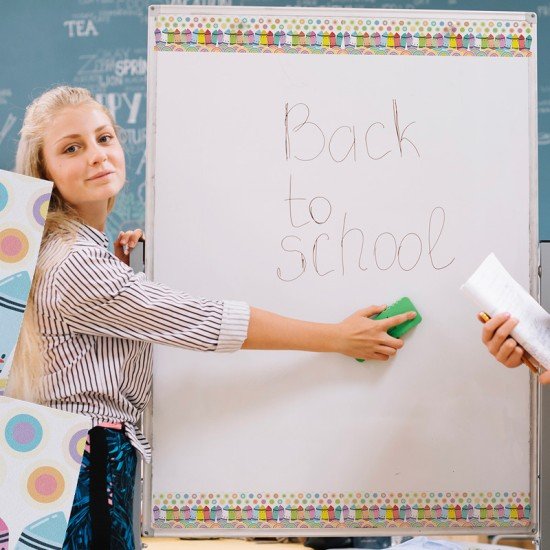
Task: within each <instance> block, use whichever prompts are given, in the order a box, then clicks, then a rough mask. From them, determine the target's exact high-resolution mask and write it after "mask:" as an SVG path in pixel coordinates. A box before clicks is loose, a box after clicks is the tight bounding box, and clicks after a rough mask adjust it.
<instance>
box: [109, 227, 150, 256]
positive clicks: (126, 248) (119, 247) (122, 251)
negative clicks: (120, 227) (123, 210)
mask: <svg viewBox="0 0 550 550" xmlns="http://www.w3.org/2000/svg"><path fill="white" fill-rule="evenodd" d="M142 237H143V231H142V230H141V229H134V230H133V231H121V232H120V233H119V235H118V237H117V239H116V241H115V243H114V249H115V256H116V257H117V258H118V259H119V260H120V261H121V262H124V263H125V264H126V265H130V253H131V252H132V250H133V249H134V248H135V246H136V244H137V243H138V241H139V239H141V238H142Z"/></svg>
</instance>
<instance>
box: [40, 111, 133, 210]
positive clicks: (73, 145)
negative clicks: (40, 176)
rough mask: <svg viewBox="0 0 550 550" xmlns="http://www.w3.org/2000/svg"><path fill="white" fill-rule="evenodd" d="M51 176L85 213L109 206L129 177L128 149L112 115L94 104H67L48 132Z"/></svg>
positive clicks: (46, 148) (47, 156)
mask: <svg viewBox="0 0 550 550" xmlns="http://www.w3.org/2000/svg"><path fill="white" fill-rule="evenodd" d="M43 157H44V161H45V163H46V169H47V172H48V175H49V177H50V178H51V179H52V180H53V182H54V183H55V186H56V187H57V189H58V190H59V192H60V193H61V195H62V196H63V198H64V199H65V200H66V201H67V202H68V203H69V204H71V205H72V206H73V207H75V208H76V210H77V211H78V212H79V213H81V214H86V213H87V212H91V213H93V212H98V211H101V210H102V209H103V208H106V205H107V200H108V199H109V198H111V197H114V196H115V195H116V194H117V193H118V192H119V191H120V190H121V189H122V187H123V185H124V181H125V180H126V167H125V162H124V151H123V150H122V146H121V145H120V142H119V141H118V139H117V137H116V134H115V129H114V128H113V125H112V123H111V120H110V119H109V117H108V116H107V115H106V114H105V113H104V112H103V111H102V110H101V109H99V108H98V107H97V106H96V105H94V104H82V105H78V106H74V107H73V106H71V107H65V108H63V109H62V110H61V111H59V112H58V113H57V114H56V116H55V117H54V119H53V121H52V123H51V124H50V126H49V127H48V129H47V130H46V133H45V135H44V146H43Z"/></svg>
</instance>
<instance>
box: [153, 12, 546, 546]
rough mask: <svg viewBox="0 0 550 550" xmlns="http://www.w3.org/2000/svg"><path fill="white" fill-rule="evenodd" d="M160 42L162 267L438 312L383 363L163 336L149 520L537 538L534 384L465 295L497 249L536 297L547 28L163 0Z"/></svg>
mask: <svg viewBox="0 0 550 550" xmlns="http://www.w3.org/2000/svg"><path fill="white" fill-rule="evenodd" d="M148 32H149V34H148V38H149V47H148V48H149V49H148V54H149V69H148V78H149V88H148V90H149V97H148V116H149V120H148V144H149V150H148V154H149V157H148V174H149V175H148V190H149V192H148V197H149V203H148V212H149V214H150V215H149V217H148V224H147V233H148V244H147V246H148V247H149V253H148V257H149V258H152V261H151V262H150V263H149V266H148V269H149V274H150V275H151V276H153V277H154V278H155V279H156V280H158V281H160V282H163V283H166V284H168V285H170V286H173V287H176V288H184V289H185V290H186V291H187V292H190V293H191V294H194V295H199V296H216V297H225V298H234V299H243V300H246V301H248V302H249V303H251V304H253V305H255V306H258V307H263V308H266V309H270V310H275V311H277V312H279V313H282V314H284V315H289V316H292V317H299V318H305V319H310V320H317V321H324V322H336V321H339V320H341V319H342V318H344V317H345V316H346V315H348V314H350V313H351V312H352V311H354V310H356V309H359V308H360V307H364V306H366V305H369V304H372V303H380V302H382V303H391V302H392V301H394V300H396V299H398V298H400V297H401V296H404V295H406V296H409V297H410V298H411V299H412V300H413V302H414V303H415V304H416V305H417V307H418V308H419V310H420V312H421V313H422V315H423V318H424V320H423V322H422V324H421V325H419V326H418V327H417V328H416V329H415V330H414V332H413V333H412V334H410V335H409V336H408V337H406V345H405V347H404V349H403V350H402V351H401V352H400V353H399V354H398V356H397V357H396V358H395V359H393V360H392V361H391V363H389V364H386V363H383V364H376V363H365V364H364V365H359V364H358V363H357V362H356V361H354V360H353V359H352V358H347V357H342V356H337V355H334V354H327V355H320V354H313V353H298V352H267V351H262V352H259V351H256V352H239V353H236V354H230V355H222V354H201V353H196V352H195V353H194V352H186V351H183V350H179V349H174V348H167V347H162V348H158V349H156V350H155V355H154V362H155V369H154V386H153V387H154V390H153V410H154V414H153V415H152V418H148V429H147V431H148V435H149V437H151V438H152V440H153V448H154V455H153V466H152V469H149V470H148V478H147V480H146V482H147V484H146V498H145V508H144V513H145V530H146V532H148V533H150V534H151V533H152V534H154V535H173V534H175V533H178V534H180V535H181V533H182V529H183V530H185V531H186V532H187V533H189V534H190V535H193V536H195V535H197V536H200V535H204V534H208V533H210V534H211V531H212V530H216V532H218V533H219V532H220V531H222V532H223V533H224V535H225V534H229V535H231V534H232V535H235V534H241V535H242V534H243V533H249V534H257V533H258V532H259V531H262V532H264V531H265V530H273V531H274V532H276V533H277V534H294V535H295V534H296V533H306V532H307V533H311V534H318V533H326V532H327V531H328V530H330V533H331V534H336V533H363V532H372V531H375V532H376V533H379V534H382V533H388V532H390V533H391V532H393V533H405V532H418V531H419V530H420V531H424V532H432V533H435V532H447V533H450V532H456V531H458V532H460V531H463V530H468V531H469V532H525V533H527V532H530V530H531V529H532V528H533V526H534V520H533V518H534V517H536V504H537V490H536V485H535V483H534V478H535V475H536V471H535V468H534V464H535V463H536V441H535V440H533V439H531V437H530V434H531V428H533V429H534V430H535V431H534V433H536V423H535V422H534V419H533V418H532V416H533V411H534V410H535V407H536V402H535V401H536V395H535V394H534V393H532V389H533V388H532V383H530V378H529V372H528V370H527V369H517V370H515V371H507V370H506V369H503V368H501V367H499V365H498V364H497V363H496V362H495V361H494V360H493V359H492V358H491V357H490V356H489V355H488V354H487V352H486V350H485V349H484V348H483V346H482V344H481V342H480V337H479V334H480V327H479V324H478V322H477V321H476V319H475V312H476V311H475V308H474V307H473V306H472V305H471V304H470V303H468V301H467V300H466V299H465V297H464V296H462V295H461V293H460V291H459V286H460V285H461V283H463V282H464V281H465V280H466V279H467V277H468V276H469V275H470V274H471V273H472V272H473V270H474V269H475V268H476V267H477V265H478V264H479V263H480V262H481V261H482V260H483V259H484V258H485V256H486V255H487V254H488V253H490V252H495V253H496V255H497V256H498V257H499V258H500V259H501V261H502V262H503V263H504V265H506V267H507V268H508V269H509V270H510V271H511V273H512V274H513V276H514V277H515V278H516V279H517V280H518V281H520V283H521V284H523V285H524V286H525V287H527V288H531V290H532V291H533V292H536V259H537V255H536V246H537V242H538V236H537V234H536V231H535V228H536V222H537V215H536V161H537V147H536V101H535V98H536V51H537V44H536V21H535V17H534V16H533V15H532V14H517V13H482V12H445V11H441V12H435V11H433V12H426V11H405V10H398V11H389V10H343V9H322V8H315V9H306V8H254V9H253V8H239V9H237V8H220V7H218V8H192V7H175V6H171V7H168V6H156V7H153V8H151V11H150V17H149V31H148Z"/></svg>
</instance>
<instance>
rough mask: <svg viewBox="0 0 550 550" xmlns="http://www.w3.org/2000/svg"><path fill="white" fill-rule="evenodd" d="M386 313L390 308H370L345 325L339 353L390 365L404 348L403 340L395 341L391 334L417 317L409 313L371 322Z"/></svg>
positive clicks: (341, 331) (355, 315)
mask: <svg viewBox="0 0 550 550" xmlns="http://www.w3.org/2000/svg"><path fill="white" fill-rule="evenodd" d="M385 309H386V306H370V307H368V308H365V309H361V310H359V311H356V312H355V313H354V314H353V315H351V316H350V317H348V318H347V319H345V320H344V321H342V322H341V323H340V324H339V325H338V328H339V333H340V338H339V341H338V342H339V343H338V347H337V350H336V351H338V352H339V353H342V354H344V355H349V356H350V357H356V358H357V359H375V360H377V361H387V360H388V359H389V358H390V357H393V356H394V355H395V354H396V353H397V350H398V349H401V348H402V347H403V340H400V339H398V338H393V336H390V335H389V334H388V332H387V331H388V330H389V329H390V328H392V327H395V326H397V325H400V324H401V323H404V322H405V321H409V320H410V319H414V318H415V317H416V313H415V312H414V311H409V312H408V313H402V314H400V315H395V316H394V317H388V318H387V319H380V320H379V321H376V320H374V319H370V317H372V316H373V315H377V314H378V313H381V312H382V311H384V310H385Z"/></svg>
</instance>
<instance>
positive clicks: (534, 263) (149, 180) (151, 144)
mask: <svg viewBox="0 0 550 550" xmlns="http://www.w3.org/2000/svg"><path fill="white" fill-rule="evenodd" d="M259 12H261V13H265V14H266V15H270V14H281V13H282V12H284V13H285V14H289V15H294V16H296V17H298V16H304V17H306V16H311V15H313V14H315V15H318V16H323V15H330V16H357V17H358V16H362V17H367V15H371V14H373V13H376V14H377V15H378V16H380V17H388V18H390V17H392V16H396V15H397V14H403V12H406V13H407V15H408V17H409V16H410V17H411V18H413V17H424V18H432V17H433V18H441V17H443V18H444V17H445V16H447V15H448V14H449V12H452V13H453V17H455V18H456V17H465V18H468V19H474V20H475V19H486V18H492V19H502V18H506V19H507V20H508V21H526V22H529V23H530V24H531V25H532V26H533V27H534V31H533V35H534V43H535V49H534V51H535V55H534V56H532V57H530V58H529V59H528V86H529V106H528V109H529V145H530V147H529V159H530V160H529V164H530V166H529V180H530V181H529V185H530V192H529V248H530V253H529V264H530V265H529V276H530V293H531V295H532V296H534V297H535V298H536V299H537V300H539V301H540V277H539V265H540V256H539V231H538V228H539V219H538V118H537V117H538V103H537V56H538V40H537V28H536V26H537V16H536V14H535V13H532V12H506V11H460V10H456V11H455V10H395V9H376V8H372V9H352V8H292V7H259V6H258V7H243V6H189V5H179V6H178V5H152V6H149V14H148V26H147V27H148V34H147V141H146V143H147V151H146V162H147V167H146V207H145V230H146V234H147V235H149V238H148V239H147V241H146V258H153V257H154V256H153V252H154V246H155V243H154V241H153V238H152V235H153V227H154V209H155V158H156V151H155V137H156V122H157V121H156V75H157V65H156V60H157V55H156V53H155V52H154V49H153V47H154V40H153V33H152V29H153V28H154V27H153V24H154V18H155V17H156V16H157V15H166V14H176V15H177V14H183V13H184V14H191V15H231V14H235V13H238V14H239V15H257V14H258V13H259ZM145 273H146V275H147V277H148V278H149V279H151V280H154V266H153V265H152V263H151V262H146V266H145ZM153 414H154V412H153V397H152V396H151V401H150V402H149V404H148V406H147V408H146V409H145V411H144V414H143V432H144V434H145V436H146V437H147V438H148V440H149V441H150V443H151V446H152V448H153V449H154V435H153ZM530 417H531V418H530V426H531V437H530V469H531V473H530V495H531V523H530V525H529V526H528V527H494V528H488V527H483V528H475V527H464V528H449V529H446V528H445V529H441V528H435V529H411V528H409V529H400V528H391V529H384V528H377V527H374V528H368V529H363V528H352V529H307V530H306V529H302V530H298V529H261V530H259V529H219V528H214V529H210V528H201V529H155V528H154V527H153V520H152V500H153V492H152V489H153V466H152V463H151V464H147V463H144V468H143V498H142V533H143V534H144V535H145V536H153V537H159V536H160V537H181V536H182V535H183V534H185V536H186V537H196V538H208V537H212V536H213V535H215V536H216V537H220V536H221V537H224V538H236V537H240V538H242V537H243V536H246V537H257V536H262V537H265V536H266V535H268V534H269V535H272V536H277V537H296V536H306V535H307V536H324V537H328V536H352V537H353V536H356V537H357V536H402V535H413V536H417V535H420V534H426V535H465V534H468V535H496V534H501V535H507V536H513V535H514V534H521V535H524V536H532V537H533V538H534V539H535V541H538V539H539V534H540V525H541V515H542V510H541V509H540V386H539V384H538V382H537V379H536V378H535V377H534V376H532V377H531V386H530ZM537 547H538V545H537Z"/></svg>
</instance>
